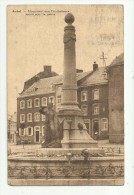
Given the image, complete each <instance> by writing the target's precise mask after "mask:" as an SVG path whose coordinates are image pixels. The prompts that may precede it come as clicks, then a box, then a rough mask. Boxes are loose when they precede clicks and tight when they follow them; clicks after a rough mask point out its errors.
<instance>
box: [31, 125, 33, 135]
mask: <svg viewBox="0 0 134 195" xmlns="http://www.w3.org/2000/svg"><path fill="white" fill-rule="evenodd" d="M31 135H33V127H31Z"/></svg>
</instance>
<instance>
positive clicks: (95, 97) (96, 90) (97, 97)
mask: <svg viewBox="0 0 134 195" xmlns="http://www.w3.org/2000/svg"><path fill="white" fill-rule="evenodd" d="M98 99H99V89H94V90H93V100H98Z"/></svg>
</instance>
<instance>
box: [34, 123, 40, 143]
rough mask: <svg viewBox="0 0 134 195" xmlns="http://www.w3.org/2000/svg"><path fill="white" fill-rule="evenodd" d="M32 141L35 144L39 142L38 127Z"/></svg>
mask: <svg viewBox="0 0 134 195" xmlns="http://www.w3.org/2000/svg"><path fill="white" fill-rule="evenodd" d="M34 141H35V143H39V142H40V129H39V127H36V128H35V133H34Z"/></svg>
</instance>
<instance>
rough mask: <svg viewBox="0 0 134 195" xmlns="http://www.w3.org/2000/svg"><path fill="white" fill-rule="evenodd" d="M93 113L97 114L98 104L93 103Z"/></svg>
mask: <svg viewBox="0 0 134 195" xmlns="http://www.w3.org/2000/svg"><path fill="white" fill-rule="evenodd" d="M93 114H99V104H94V105H93Z"/></svg>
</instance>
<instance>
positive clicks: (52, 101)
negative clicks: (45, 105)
mask: <svg viewBox="0 0 134 195" xmlns="http://www.w3.org/2000/svg"><path fill="white" fill-rule="evenodd" d="M49 103H53V105H54V96H50V97H49Z"/></svg>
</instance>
